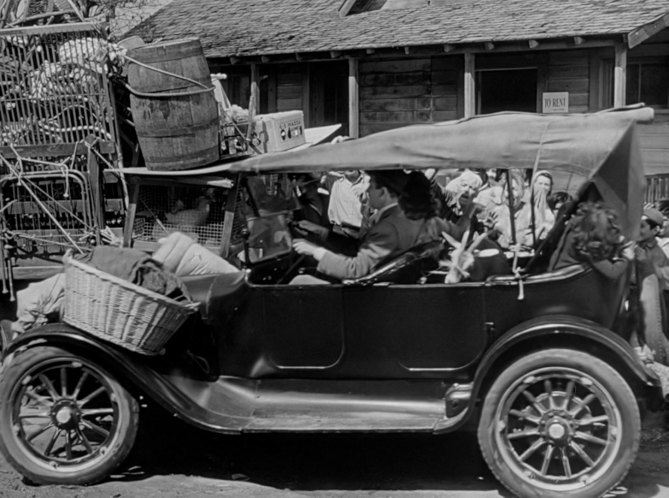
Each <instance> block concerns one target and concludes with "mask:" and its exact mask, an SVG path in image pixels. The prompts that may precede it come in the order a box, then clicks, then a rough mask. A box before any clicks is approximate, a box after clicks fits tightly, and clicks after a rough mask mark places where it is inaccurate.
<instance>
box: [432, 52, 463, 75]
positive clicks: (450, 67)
mask: <svg viewBox="0 0 669 498" xmlns="http://www.w3.org/2000/svg"><path fill="white" fill-rule="evenodd" d="M431 62H432V71H435V72H438V71H454V72H455V73H456V74H457V73H458V72H459V71H461V70H462V57H460V56H459V55H446V56H443V57H436V56H435V57H432V61H431Z"/></svg>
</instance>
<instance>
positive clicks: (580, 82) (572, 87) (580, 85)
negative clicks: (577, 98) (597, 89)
mask: <svg viewBox="0 0 669 498" xmlns="http://www.w3.org/2000/svg"><path fill="white" fill-rule="evenodd" d="M589 89H590V82H589V81H588V78H578V79H567V78H562V79H559V80H555V79H552V78H551V77H550V75H549V76H548V89H547V91H548V92H569V93H570V94H571V93H586V94H587V93H588V91H589Z"/></svg>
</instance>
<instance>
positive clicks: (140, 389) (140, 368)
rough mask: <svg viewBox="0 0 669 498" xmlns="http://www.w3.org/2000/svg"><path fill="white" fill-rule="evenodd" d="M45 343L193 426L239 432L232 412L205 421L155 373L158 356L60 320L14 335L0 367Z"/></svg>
mask: <svg viewBox="0 0 669 498" xmlns="http://www.w3.org/2000/svg"><path fill="white" fill-rule="evenodd" d="M46 345H50V346H57V347H60V348H63V349H66V350H68V351H70V352H72V353H76V354H78V355H80V356H84V357H86V358H88V359H90V360H93V361H95V362H96V363H97V364H98V365H100V366H101V367H102V368H104V369H105V370H107V371H108V372H110V374H112V375H114V377H115V378H116V379H117V380H118V381H119V382H121V383H122V384H124V385H125V386H126V388H127V389H129V390H130V391H134V392H135V394H139V395H145V396H147V397H148V398H150V399H151V400H152V401H154V402H155V403H156V404H158V405H160V406H162V407H163V408H164V409H165V410H167V411H168V413H171V414H173V415H175V416H178V417H180V418H182V419H184V420H186V421H188V422H190V423H192V424H193V425H196V426H201V427H203V428H207V429H210V430H211V429H212V428H214V429H215V430H217V431H218V432H224V433H238V432H239V429H240V423H241V422H242V421H243V419H242V418H240V417H237V416H235V415H234V414H231V416H230V417H224V419H225V420H222V419H220V418H219V419H218V420H217V421H216V423H215V424H214V423H212V424H210V423H208V422H209V416H208V414H207V413H206V411H205V410H203V409H202V407H200V406H198V405H197V404H195V403H193V402H192V401H191V400H190V399H189V398H188V396H186V395H185V394H184V392H182V390H181V389H179V388H178V387H177V386H175V385H174V384H173V383H172V382H170V380H169V379H168V378H167V376H165V375H161V374H160V373H159V368H156V366H157V365H158V364H160V362H161V359H160V358H159V357H157V358H154V357H151V356H143V355H140V354H138V353H132V352H130V351H126V350H124V349H123V348H120V347H118V346H115V345H113V344H111V343H107V342H104V341H102V340H99V339H97V338H95V337H94V336H92V335H90V334H86V333H84V332H81V331H80V330H78V329H76V328H74V327H71V326H69V325H67V324H64V323H52V324H48V325H44V326H42V327H36V328H35V329H32V330H31V331H29V332H26V333H25V334H21V335H20V336H18V337H17V338H16V339H14V340H13V341H12V342H11V344H9V346H8V348H7V350H6V351H5V352H4V354H3V368H5V365H6V364H7V363H8V362H11V361H13V357H15V356H16V355H18V354H20V352H21V351H22V350H24V349H27V348H34V347H40V346H46ZM0 375H1V374H0Z"/></svg>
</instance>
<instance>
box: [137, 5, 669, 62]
mask: <svg viewBox="0 0 669 498" xmlns="http://www.w3.org/2000/svg"><path fill="white" fill-rule="evenodd" d="M417 4H418V5H417V6H414V7H412V8H406V9H395V10H376V11H371V12H363V13H359V14H349V15H344V16H340V13H339V9H340V7H342V1H341V0H174V1H173V2H172V3H171V4H169V5H168V6H167V7H165V8H164V9H162V10H160V11H159V12H158V13H157V14H155V15H154V16H153V17H151V18H150V19H148V20H147V21H145V22H144V23H142V24H141V25H140V26H139V27H138V28H136V29H135V30H133V32H131V34H142V33H147V32H148V33H151V35H152V37H153V39H154V40H172V39H180V38H186V37H199V38H200V40H201V42H202V45H203V47H204V49H205V52H206V55H207V56H209V57H231V56H262V55H273V54H295V53H302V54H306V53H311V52H324V51H347V50H354V49H378V48H388V47H417V46H424V45H438V44H445V45H446V44H449V45H450V44H452V45H466V44H473V43H484V42H493V43H503V42H513V41H529V40H537V41H541V40H550V39H560V38H567V37H620V40H622V39H623V38H622V37H623V36H625V37H626V39H627V41H628V45H629V46H630V47H633V46H634V45H637V44H639V43H641V42H643V41H644V40H645V39H647V38H648V37H649V36H651V35H653V34H654V33H657V32H658V31H660V30H661V29H664V28H665V27H666V26H667V25H669V0H446V1H443V0H442V1H440V2H432V3H430V2H417Z"/></svg>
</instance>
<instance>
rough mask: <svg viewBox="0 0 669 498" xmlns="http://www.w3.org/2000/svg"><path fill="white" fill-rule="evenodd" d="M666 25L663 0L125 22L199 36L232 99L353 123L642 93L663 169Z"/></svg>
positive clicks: (289, 2)
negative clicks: (649, 109) (653, 113)
mask: <svg viewBox="0 0 669 498" xmlns="http://www.w3.org/2000/svg"><path fill="white" fill-rule="evenodd" d="M667 26H669V0H644V1H643V2H640V1H638V0H280V1H279V0H226V1H225V2H221V1H219V0H198V1H197V2H193V1H192V0H174V1H173V2H172V3H171V4H169V5H168V6H167V7H166V8H164V9H163V10H161V11H159V12H158V13H157V14H156V15H155V16H153V17H152V18H151V19H149V20H148V21H147V22H145V23H143V24H142V25H140V26H139V27H138V28H136V29H135V30H134V31H133V32H132V34H139V35H140V36H142V37H144V38H145V39H146V40H147V41H160V40H169V39H179V38H186V37H199V38H200V40H201V42H202V44H203V47H204V49H205V53H206V55H207V57H208V60H209V62H210V66H211V69H212V71H214V72H225V73H226V74H227V75H228V80H227V81H226V85H227V90H228V93H229V94H230V96H231V99H232V100H233V102H236V103H237V104H239V105H242V106H244V107H246V106H247V105H248V104H247V103H248V99H249V95H250V93H251V92H250V89H251V87H252V86H255V87H256V88H257V90H258V92H257V95H258V102H257V106H258V107H257V108H258V109H259V110H260V112H274V111H283V110H289V109H302V110H304V113H305V121H306V124H307V126H319V125H323V124H329V123H333V122H341V123H343V124H344V126H345V130H346V133H348V134H349V135H351V136H362V135H366V134H369V133H372V132H376V131H380V130H384V129H388V128H393V127H398V126H403V125H407V124H412V123H425V122H436V121H443V120H450V119H455V118H460V117H465V116H473V115H476V114H480V113H489V112H496V111H500V110H521V111H530V112H587V111H597V110H601V109H606V108H610V107H614V106H622V105H626V104H633V103H637V102H644V103H645V104H647V105H651V106H653V107H654V108H655V109H656V120H655V123H653V124H651V125H645V126H644V127H642V130H641V136H642V146H643V154H644V161H645V166H646V173H647V174H648V175H649V176H656V175H663V174H669V29H667ZM651 183H653V182H651ZM656 184H657V181H654V183H653V185H656ZM662 190H664V188H662ZM652 195H653V197H658V196H660V195H669V190H668V191H666V192H664V191H663V192H660V191H656V192H655V193H654V194H652Z"/></svg>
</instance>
